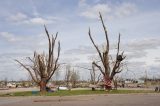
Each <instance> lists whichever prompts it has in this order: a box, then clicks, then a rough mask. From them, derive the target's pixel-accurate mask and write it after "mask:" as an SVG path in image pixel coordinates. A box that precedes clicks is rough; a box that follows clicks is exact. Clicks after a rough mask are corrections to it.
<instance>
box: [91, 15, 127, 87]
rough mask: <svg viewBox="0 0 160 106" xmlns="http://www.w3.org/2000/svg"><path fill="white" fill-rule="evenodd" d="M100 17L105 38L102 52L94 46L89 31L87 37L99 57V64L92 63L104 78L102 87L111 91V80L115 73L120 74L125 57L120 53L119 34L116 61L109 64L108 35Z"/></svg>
mask: <svg viewBox="0 0 160 106" xmlns="http://www.w3.org/2000/svg"><path fill="white" fill-rule="evenodd" d="M99 15H100V20H101V23H102V26H103V30H104V32H105V38H106V45H105V48H104V50H103V51H101V50H100V49H99V47H98V46H97V45H96V44H95V42H94V40H93V38H92V36H91V31H90V29H89V32H88V34H89V37H90V40H91V42H92V43H93V45H94V47H95V48H96V50H97V52H98V55H99V57H100V62H99V63H100V64H101V65H100V64H98V63H96V62H93V64H94V65H95V66H96V67H97V68H98V69H99V70H100V72H101V73H102V75H103V78H104V85H105V88H106V89H111V87H112V86H111V83H112V81H113V78H114V76H115V75H116V74H117V73H120V72H121V71H122V67H121V65H122V61H123V60H124V59H125V56H124V55H123V54H124V52H122V53H120V50H119V48H120V34H119V37H118V43H117V54H116V59H115V61H112V63H111V62H110V59H109V50H110V48H109V47H110V46H109V38H108V34H107V30H106V27H105V25H104V21H103V18H102V15H101V13H99Z"/></svg>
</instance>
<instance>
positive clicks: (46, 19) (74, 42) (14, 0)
mask: <svg viewBox="0 0 160 106" xmlns="http://www.w3.org/2000/svg"><path fill="white" fill-rule="evenodd" d="M99 11H100V12H101V13H102V15H103V17H104V21H105V25H106V27H107V30H108V35H109V39H110V44H111V54H112V55H113V56H114V54H115V52H114V50H115V49H116V45H115V44H116V42H117V37H118V34H119V33H121V35H122V36H121V50H124V51H125V55H126V56H127V59H126V63H127V66H128V70H129V71H124V73H122V76H123V77H126V76H127V75H128V74H129V75H130V77H133V78H134V77H142V76H144V75H145V70H147V73H148V75H149V76H150V77H153V76H156V77H160V54H159V53H160V1H159V0H3V1H2V0H1V1H0V79H4V78H8V79H10V80H19V79H25V78H27V71H25V70H23V68H22V67H20V66H19V65H18V64H17V63H16V62H15V61H14V59H19V60H21V61H24V62H25V60H24V59H25V58H26V57H29V56H33V52H34V51H35V50H36V51H39V52H42V51H45V50H46V49H47V46H48V45H47V43H48V42H47V38H46V35H45V31H44V27H43V25H44V24H45V25H46V26H47V28H48V30H49V33H50V34H55V33H56V32H59V36H58V39H59V40H60V42H61V48H62V50H61V58H60V62H62V63H68V64H71V65H72V66H75V65H79V66H88V67H89V66H90V63H91V61H92V60H93V59H94V58H95V57H96V56H97V55H96V52H95V48H93V45H92V43H91V41H90V39H89V37H88V28H89V27H90V28H91V32H92V35H93V38H94V40H95V42H96V44H98V45H102V44H104V43H105V40H104V38H105V37H104V32H103V30H102V25H101V23H100V20H99V15H98V12H99ZM78 70H79V71H80V73H81V75H82V76H81V79H86V78H87V77H88V76H89V72H88V71H87V70H82V69H78ZM62 71H63V70H61V74H62V73H63V72H62Z"/></svg>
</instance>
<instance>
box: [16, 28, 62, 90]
mask: <svg viewBox="0 0 160 106" xmlns="http://www.w3.org/2000/svg"><path fill="white" fill-rule="evenodd" d="M44 27H45V26H44ZM45 32H46V35H47V37H48V42H49V43H48V46H49V48H48V54H45V53H43V54H41V53H37V52H36V51H35V52H34V56H33V58H31V57H28V58H27V59H28V60H29V63H30V64H29V65H26V64H24V63H22V62H20V61H19V60H16V61H17V62H18V63H19V64H20V65H21V66H22V67H23V68H25V69H26V70H27V71H28V72H29V74H30V76H31V77H32V79H33V81H34V82H35V83H36V84H37V85H39V86H40V91H41V92H46V85H47V83H48V82H49V80H50V79H51V77H52V76H53V74H54V73H55V71H56V70H58V68H59V66H60V64H59V63H58V60H59V55H60V42H58V48H57V49H58V50H57V56H55V54H54V52H55V45H56V40H57V35H58V33H56V36H55V37H54V36H53V35H52V36H50V35H49V33H48V30H47V28H46V27H45Z"/></svg>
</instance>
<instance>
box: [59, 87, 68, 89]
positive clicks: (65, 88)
mask: <svg viewBox="0 0 160 106" xmlns="http://www.w3.org/2000/svg"><path fill="white" fill-rule="evenodd" d="M58 90H68V88H67V87H58Z"/></svg>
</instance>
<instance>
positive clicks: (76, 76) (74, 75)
mask: <svg viewBox="0 0 160 106" xmlns="http://www.w3.org/2000/svg"><path fill="white" fill-rule="evenodd" d="M78 80H79V73H78V71H75V70H74V69H73V71H72V72H71V78H70V82H71V83H72V87H73V88H75V87H76V83H77V82H78Z"/></svg>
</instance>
